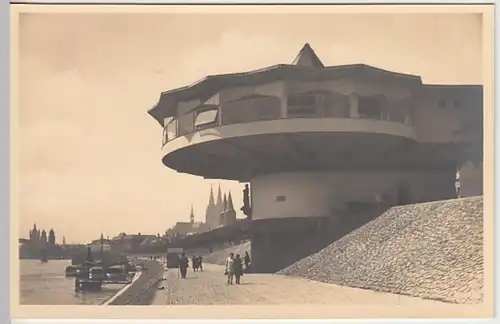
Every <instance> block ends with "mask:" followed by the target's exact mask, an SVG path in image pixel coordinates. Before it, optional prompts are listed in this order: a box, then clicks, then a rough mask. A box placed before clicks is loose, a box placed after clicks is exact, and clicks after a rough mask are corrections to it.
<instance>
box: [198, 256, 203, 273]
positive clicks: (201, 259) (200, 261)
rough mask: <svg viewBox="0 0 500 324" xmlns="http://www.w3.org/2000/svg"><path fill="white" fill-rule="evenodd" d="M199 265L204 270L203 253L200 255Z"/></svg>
mask: <svg viewBox="0 0 500 324" xmlns="http://www.w3.org/2000/svg"><path fill="white" fill-rule="evenodd" d="M198 267H199V268H200V270H201V271H203V257H202V256H201V255H200V256H199V257H198Z"/></svg>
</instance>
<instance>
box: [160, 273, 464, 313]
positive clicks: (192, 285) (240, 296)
mask: <svg viewBox="0 0 500 324" xmlns="http://www.w3.org/2000/svg"><path fill="white" fill-rule="evenodd" d="M204 268H205V269H204V271H203V272H193V271H192V270H191V269H189V270H188V277H187V279H185V280H182V279H180V278H179V273H178V270H177V269H169V270H168V271H167V272H166V273H165V278H166V280H165V281H163V282H162V284H160V286H163V287H165V289H164V290H158V291H157V294H156V297H155V299H154V300H153V305H167V304H168V305H171V304H177V305H224V304H225V305H228V304H230V305H231V304H232V305H237V304H239V305H245V304H246V305H279V304H323V305H324V304H350V305H356V304H357V305H359V304H365V305H405V304H411V305H412V306H426V305H429V306H431V305H433V306H437V304H441V305H443V306H445V305H448V306H452V305H450V304H445V303H441V302H437V301H431V300H423V299H419V298H414V297H408V296H401V295H393V294H387V293H381V292H375V291H370V290H363V289H356V288H350V287H343V286H337V285H332V284H325V283H321V282H316V281H309V280H305V279H299V278H292V277H286V276H279V275H270V274H246V275H244V276H243V277H242V283H241V285H232V286H228V285H227V284H226V277H225V276H224V274H223V273H224V268H223V267H222V266H218V265H211V264H205V265H204ZM453 306H455V305H453Z"/></svg>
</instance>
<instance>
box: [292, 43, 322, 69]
mask: <svg viewBox="0 0 500 324" xmlns="http://www.w3.org/2000/svg"><path fill="white" fill-rule="evenodd" d="M292 64H293V65H297V66H304V67H312V68H323V67H325V66H324V65H323V63H322V62H321V60H320V59H319V57H318V56H317V55H316V53H315V52H314V50H313V49H312V47H311V45H309V43H306V44H305V45H304V47H302V49H301V50H300V52H299V54H298V55H297V57H296V58H295V60H293V62H292Z"/></svg>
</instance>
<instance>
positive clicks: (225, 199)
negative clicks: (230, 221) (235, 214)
mask: <svg viewBox="0 0 500 324" xmlns="http://www.w3.org/2000/svg"><path fill="white" fill-rule="evenodd" d="M223 206H224V209H223V210H222V211H226V210H227V196H226V194H224V200H223Z"/></svg>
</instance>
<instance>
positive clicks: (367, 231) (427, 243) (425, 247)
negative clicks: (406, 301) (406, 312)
mask: <svg viewBox="0 0 500 324" xmlns="http://www.w3.org/2000/svg"><path fill="white" fill-rule="evenodd" d="M278 274H283V275H289V276H297V277H302V278H307V279H311V280H317V281H321V282H326V283H334V284H339V285H345V286H351V287H360V288H365V289H372V290H376V291H383V292H389V293H397V294H403V295H410V296H416V297H420V298H430V299H435V300H443V301H446V302H452V303H464V304H465V303H470V304H473V303H481V302H482V299H483V291H482V289H483V199H482V197H474V198H465V199H454V200H449V201H440V202H431V203H425V204H417V205H408V206H401V207H395V208H392V209H390V210H389V211H387V212H386V213H384V214H383V215H382V216H380V217H378V218H376V219H374V220H373V221H371V222H369V223H368V224H366V225H365V226H362V227H360V228H358V229H357V230H355V231H353V232H351V233H349V234H348V235H346V236H344V237H343V238H341V239H339V240H338V241H336V242H334V243H333V244H331V245H330V246H327V247H326V248H324V249H322V250H321V251H319V252H318V253H315V254H313V255H311V256H309V257H307V258H304V259H302V260H300V261H298V262H296V263H295V264H293V265H291V266H289V267H287V268H285V269H283V270H281V271H279V272H278Z"/></svg>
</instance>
